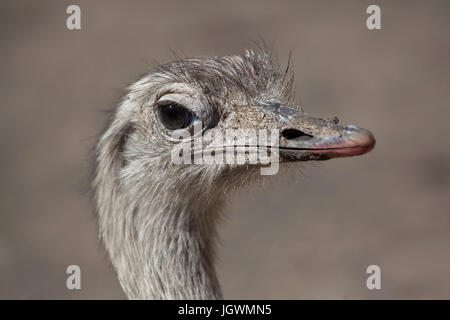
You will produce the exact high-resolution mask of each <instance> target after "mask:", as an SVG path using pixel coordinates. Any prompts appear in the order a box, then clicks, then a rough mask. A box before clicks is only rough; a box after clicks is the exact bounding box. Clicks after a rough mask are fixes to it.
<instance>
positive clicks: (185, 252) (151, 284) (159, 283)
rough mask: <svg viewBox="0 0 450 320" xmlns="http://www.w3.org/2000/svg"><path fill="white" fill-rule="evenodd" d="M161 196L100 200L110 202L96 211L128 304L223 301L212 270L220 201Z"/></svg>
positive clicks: (115, 196)
mask: <svg viewBox="0 0 450 320" xmlns="http://www.w3.org/2000/svg"><path fill="white" fill-rule="evenodd" d="M130 193H131V192H130ZM162 194H163V192H159V193H156V195H155V193H153V197H154V199H151V198H148V197H151V195H142V196H141V197H137V196H136V194H133V196H131V194H128V192H126V191H123V189H122V190H115V191H113V192H111V193H110V194H109V195H108V194H104V195H103V197H104V199H106V200H107V199H109V200H110V201H109V203H108V205H106V206H104V207H101V208H99V213H100V220H99V222H100V229H101V233H102V238H103V240H104V243H105V246H106V248H107V250H108V252H109V255H110V258H111V261H112V264H113V265H114V267H115V269H116V271H117V274H118V278H119V281H120V283H121V286H122V288H123V289H124V291H125V293H126V294H127V296H128V297H129V298H130V299H220V298H222V295H221V291H220V286H219V283H218V280H217V277H216V273H215V269H214V256H215V255H214V239H215V234H216V226H215V221H216V220H217V219H216V214H217V211H218V207H219V206H220V204H221V201H211V197H210V196H209V198H208V200H206V199H205V201H203V200H202V199H199V198H198V197H197V198H195V199H194V198H192V197H191V198H190V199H186V198H184V197H182V196H178V197H176V199H164V197H163V195H162ZM167 194H172V193H170V192H168V193H167ZM100 197H102V195H101V192H100ZM145 197H147V198H146V199H147V200H148V201H146V202H145V203H146V204H143V203H142V202H138V201H135V200H133V199H136V198H138V199H144V198H145ZM207 197H208V195H207ZM111 199H113V201H111ZM159 204H160V205H159Z"/></svg>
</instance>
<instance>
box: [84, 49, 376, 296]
mask: <svg viewBox="0 0 450 320" xmlns="http://www.w3.org/2000/svg"><path fill="white" fill-rule="evenodd" d="M288 65H289V64H288ZM292 86H293V73H292V68H289V66H288V67H287V68H286V69H283V70H281V69H280V67H279V63H278V62H277V61H276V59H275V58H274V57H273V55H272V53H271V52H270V50H268V49H266V48H262V49H257V50H247V51H245V53H244V54H242V55H234V56H224V57H216V56H213V57H201V58H187V59H179V60H177V61H175V62H171V63H167V64H164V65H161V66H158V67H155V68H153V69H152V70H151V71H150V72H149V73H147V74H145V75H144V76H143V77H142V78H141V79H139V80H138V81H137V82H135V83H134V84H132V85H131V86H129V87H128V88H127V92H126V94H125V96H124V97H123V99H122V100H121V102H120V103H119V105H118V107H117V108H116V109H115V111H114V114H113V116H112V119H111V120H110V123H109V125H108V127H107V129H106V131H105V132H104V133H103V135H102V137H101V138H100V140H99V142H98V145H97V149H96V172H95V179H94V181H93V186H94V188H95V200H96V205H97V211H98V219H99V229H100V230H99V232H100V236H101V239H102V240H103V242H104V245H105V247H106V250H107V253H108V256H109V258H110V259H111V262H112V264H113V266H114V268H115V270H116V273H117V276H118V279H119V282H120V284H121V286H122V288H123V290H124V292H125V294H126V295H127V297H128V298H130V299H221V298H222V293H221V289H220V285H219V283H218V280H217V277H216V272H215V269H214V261H215V238H216V224H217V221H218V218H219V216H220V212H221V208H222V206H223V204H224V202H225V197H226V195H227V194H228V193H230V192H231V191H233V190H235V189H236V188H238V187H240V186H243V185H246V184H249V183H257V182H258V181H259V177H260V176H261V174H260V173H261V172H260V169H261V167H262V166H264V165H265V164H262V163H249V161H248V157H247V156H248V150H247V151H245V152H244V154H245V155H246V156H245V157H244V163H240V164H237V163H236V164H229V163H224V164H220V163H219V164H217V163H214V164H206V163H202V164H184V163H182V164H175V163H174V162H173V161H172V160H173V157H172V153H173V152H172V150H173V149H174V148H175V147H176V146H177V145H179V144H180V143H186V139H174V138H173V137H174V134H175V133H177V132H180V131H183V132H192V130H191V129H192V128H193V127H194V126H195V125H196V124H198V123H201V124H202V128H203V129H202V131H201V132H200V134H193V135H191V136H190V138H189V139H187V140H189V141H191V142H192V141H193V140H195V139H199V136H202V137H203V136H205V135H206V134H207V133H208V131H210V130H213V129H214V130H218V131H223V132H225V131H226V130H229V129H248V128H252V129H277V130H278V132H279V136H278V137H277V144H276V146H275V145H267V144H260V143H258V142H255V141H253V144H252V145H253V147H255V148H257V149H261V148H264V149H266V150H267V149H272V150H271V151H272V152H278V153H279V161H280V164H281V165H280V168H281V170H283V167H284V166H286V164H288V163H291V165H292V164H293V163H297V162H303V161H311V160H327V159H331V158H337V157H346V156H356V155H361V154H364V153H367V152H369V151H370V150H371V149H372V148H373V147H374V145H375V140H374V138H373V135H372V134H371V133H370V132H369V131H368V130H365V129H362V128H359V127H357V126H353V125H349V126H345V125H342V124H340V123H339V120H338V119H337V118H336V117H333V118H331V119H321V118H316V117H313V116H311V115H309V114H307V113H305V112H304V111H303V109H302V108H301V107H299V106H297V105H296V104H295V103H294V98H293V97H294V95H293V88H292ZM247 142H248V141H247ZM213 144H214V148H215V150H221V149H222V150H224V149H226V148H227V147H229V146H227V143H225V142H224V143H223V144H222V145H220V144H217V143H214V142H213V141H212V140H208V139H203V140H202V144H201V146H200V147H201V148H207V147H208V146H209V145H213ZM190 145H191V146H192V148H198V145H197V147H194V146H195V144H190ZM236 150H237V149H236ZM193 151H197V150H193ZM233 152H236V153H238V152H239V151H233ZM245 159H247V160H245Z"/></svg>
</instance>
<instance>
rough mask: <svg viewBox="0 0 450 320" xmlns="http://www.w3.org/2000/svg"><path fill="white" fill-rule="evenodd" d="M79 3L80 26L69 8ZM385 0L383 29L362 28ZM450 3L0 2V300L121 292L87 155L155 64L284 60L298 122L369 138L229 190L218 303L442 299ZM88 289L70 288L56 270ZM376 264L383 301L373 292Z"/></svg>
mask: <svg viewBox="0 0 450 320" xmlns="http://www.w3.org/2000/svg"><path fill="white" fill-rule="evenodd" d="M73 3H75V4H78V5H79V6H80V7H81V23H82V29H81V31H69V30H67V29H66V18H67V14H66V8H67V6H68V5H69V4H73ZM369 4H378V5H379V6H380V7H381V13H382V29H381V30H378V31H370V30H368V29H367V28H366V25H365V21H366V18H367V16H368V15H367V14H366V8H367V6H368V5H369ZM449 9H450V3H449V2H448V1H395V2H394V1H391V2H387V1H386V2H383V1H345V2H344V1H339V2H338V1H256V0H254V1H241V0H238V1H229V0H227V1H158V2H156V1H155V2H153V1H128V2H127V1H80V0H77V1H39V2H38V1H4V0H2V1H1V4H0V71H1V75H0V104H1V112H0V147H1V153H0V298H3V299H5V298H19V299H24V298H33V299H34V298H43V299H48V298H51V299H55V298H62V299H80V298H87V299H98V298H107V299H109V298H114V299H123V298H125V296H124V294H123V293H122V291H121V289H120V286H119V284H118V282H117V280H116V278H115V275H114V273H113V271H112V269H111V267H110V265H109V262H108V261H107V259H106V258H105V254H104V252H103V249H102V248H101V245H100V244H99V243H98V241H97V233H96V220H95V214H94V212H93V206H92V204H91V202H90V199H89V196H88V194H87V188H86V185H87V184H88V181H87V180H88V174H87V172H88V167H89V161H88V159H89V151H90V149H91V148H92V146H93V145H94V144H95V137H96V136H97V134H98V133H99V132H100V130H101V129H102V128H103V127H104V125H105V123H106V119H107V114H105V113H104V112H102V110H107V109H110V108H111V107H112V106H113V105H114V104H115V103H116V102H117V101H118V99H119V97H120V96H121V89H122V88H123V87H125V86H126V85H127V84H128V83H129V82H130V81H133V80H134V79H136V78H137V77H138V76H139V75H140V74H142V73H143V72H145V71H146V70H148V69H149V68H150V67H151V66H153V63H154V62H153V61H154V60H156V61H159V62H167V61H168V60H171V50H172V49H173V50H175V51H178V52H180V51H181V52H183V53H184V54H185V55H187V56H196V55H227V54H236V53H241V52H242V51H243V49H244V48H246V47H248V46H249V45H250V44H251V41H252V40H253V39H255V38H256V37H257V36H258V35H262V36H263V37H264V38H265V39H266V40H267V41H268V42H269V43H274V45H275V48H276V51H277V52H278V54H279V56H280V60H281V61H282V62H285V61H286V60H287V56H288V52H289V50H291V49H292V50H293V54H294V55H293V56H294V62H295V74H296V92H297V96H298V97H299V101H301V102H302V103H303V105H304V106H305V109H306V111H308V112H310V113H312V114H315V115H321V116H324V117H328V116H333V115H337V116H339V118H341V120H342V121H343V122H345V123H354V124H358V125H360V126H363V127H366V128H369V129H371V130H372V132H373V133H374V134H375V137H376V138H377V146H376V148H375V150H374V151H373V152H371V153H370V154H368V155H365V156H363V157H357V158H350V159H342V160H334V161H329V162H324V163H320V164H318V165H316V166H313V165H307V166H306V168H305V170H304V173H303V174H300V173H299V175H298V177H295V178H293V179H292V180H288V179H277V178H274V179H273V180H274V181H273V183H272V184H270V185H267V186H266V188H264V189H259V188H257V189H255V191H254V192H253V193H251V194H247V193H245V194H239V195H236V196H235V201H233V202H232V203H230V205H229V208H228V218H227V219H226V220H225V222H224V223H223V224H222V226H221V228H220V230H221V238H222V245H221V247H220V252H219V256H220V261H219V265H218V272H219V277H220V279H221V281H222V285H223V289H224V294H225V296H226V297H227V298H351V299H354V298H369V299H372V298H373V299H379V298H387V299H391V298H395V299H397V298H406V299H409V298H419V299H420V298H450V212H449V211H450V209H449V208H450V192H449V191H450V143H449V142H450V106H449V101H450V90H449V89H450V88H449V85H450V74H449V70H450V69H449V67H450V59H449V58H450V55H449V54H450V51H449V50H450V37H449V31H450V29H449V27H450V19H449V18H448V14H449V12H450V11H449ZM70 264H76V265H79V266H80V267H81V271H82V290H80V291H69V290H67V289H66V286H65V281H66V277H67V275H66V274H65V270H66V267H67V266H68V265H70ZM371 264H377V265H379V266H380V267H381V271H382V289H381V290H372V291H370V290H368V289H367V288H366V277H367V276H368V275H367V274H366V273H365V272H366V268H367V266H368V265H371Z"/></svg>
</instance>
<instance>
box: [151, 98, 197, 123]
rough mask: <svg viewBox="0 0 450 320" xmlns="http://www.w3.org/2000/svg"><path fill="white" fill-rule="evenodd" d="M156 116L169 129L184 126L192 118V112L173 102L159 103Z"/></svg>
mask: <svg viewBox="0 0 450 320" xmlns="http://www.w3.org/2000/svg"><path fill="white" fill-rule="evenodd" d="M158 116H159V120H160V121H161V122H162V124H163V125H164V126H165V127H166V128H167V129H170V130H176V129H182V128H186V127H188V126H189V125H190V124H191V122H192V119H193V115H192V113H190V112H189V111H188V110H187V109H186V108H184V107H182V106H179V105H177V104H175V103H168V104H163V105H160V106H159V108H158Z"/></svg>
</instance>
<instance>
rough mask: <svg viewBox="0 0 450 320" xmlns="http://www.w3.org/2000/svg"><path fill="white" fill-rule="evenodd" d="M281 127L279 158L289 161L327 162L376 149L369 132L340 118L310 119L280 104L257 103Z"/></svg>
mask: <svg viewBox="0 0 450 320" xmlns="http://www.w3.org/2000/svg"><path fill="white" fill-rule="evenodd" d="M260 106H261V107H262V108H263V110H264V112H266V113H268V114H270V115H271V116H272V117H274V118H275V119H276V120H277V122H278V123H279V124H280V143H279V149H280V155H281V156H282V157H284V158H285V159H286V160H290V161H308V160H327V159H331V158H337V157H352V156H358V155H362V154H365V153H367V152H369V151H371V150H372V149H373V148H374V147H375V138H374V137H373V135H372V133H371V132H370V131H369V130H366V129H363V128H360V127H357V126H354V125H347V126H343V125H340V124H339V119H338V118H337V117H333V118H332V119H329V120H324V119H321V118H316V117H313V116H311V115H309V114H307V113H304V112H303V111H301V110H298V109H294V108H291V107H288V106H285V105H282V104H280V103H277V102H275V103H264V104H260Z"/></svg>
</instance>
